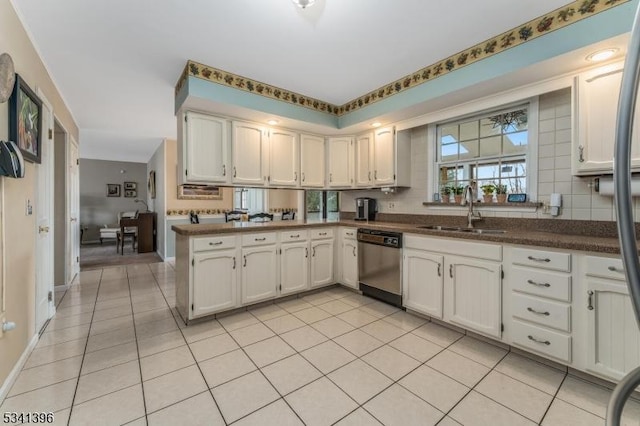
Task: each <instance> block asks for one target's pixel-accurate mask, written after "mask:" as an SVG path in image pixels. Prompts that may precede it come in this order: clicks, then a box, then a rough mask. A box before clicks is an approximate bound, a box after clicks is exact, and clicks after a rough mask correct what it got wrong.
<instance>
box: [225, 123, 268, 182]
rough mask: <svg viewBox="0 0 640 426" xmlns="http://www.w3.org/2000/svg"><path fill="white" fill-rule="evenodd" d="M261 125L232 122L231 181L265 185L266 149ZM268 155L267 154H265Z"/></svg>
mask: <svg viewBox="0 0 640 426" xmlns="http://www.w3.org/2000/svg"><path fill="white" fill-rule="evenodd" d="M265 136H266V135H265V131H264V129H263V128H262V127H260V126H258V125H255V124H251V123H241V122H233V140H232V148H231V151H232V156H233V176H232V180H233V183H244V184H249V185H265V184H266V183H267V170H268V168H265V164H264V163H265V160H264V158H263V157H264V156H265V151H264V150H266V149H268V146H267V143H266V137H265ZM267 152H268V151H267ZM267 157H268V155H267Z"/></svg>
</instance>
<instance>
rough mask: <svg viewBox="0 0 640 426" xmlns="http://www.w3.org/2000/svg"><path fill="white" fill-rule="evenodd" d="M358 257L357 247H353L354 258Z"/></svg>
mask: <svg viewBox="0 0 640 426" xmlns="http://www.w3.org/2000/svg"><path fill="white" fill-rule="evenodd" d="M356 256H358V255H357V254H356V248H355V246H354V247H353V257H356Z"/></svg>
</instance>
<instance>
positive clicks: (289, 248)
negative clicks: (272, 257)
mask: <svg viewBox="0 0 640 426" xmlns="http://www.w3.org/2000/svg"><path fill="white" fill-rule="evenodd" d="M280 250H281V252H280V294H289V293H294V292H297V291H302V290H305V289H307V288H308V287H309V243H308V242H306V241H301V242H298V243H287V244H282V246H281V248H280Z"/></svg>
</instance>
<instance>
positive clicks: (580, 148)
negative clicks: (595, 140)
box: [578, 145, 584, 163]
mask: <svg viewBox="0 0 640 426" xmlns="http://www.w3.org/2000/svg"><path fill="white" fill-rule="evenodd" d="M578 162H580V163H584V146H582V145H580V146H578Z"/></svg>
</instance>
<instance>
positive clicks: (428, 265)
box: [402, 249, 444, 319]
mask: <svg viewBox="0 0 640 426" xmlns="http://www.w3.org/2000/svg"><path fill="white" fill-rule="evenodd" d="M403 257H404V259H403V265H402V292H403V295H402V303H403V305H404V306H405V307H407V308H410V309H413V310H415V311H417V312H420V313H422V314H425V315H430V316H432V317H435V318H440V319H442V292H443V285H444V277H443V271H444V258H443V256H440V255H436V254H431V253H428V252H425V251H422V250H413V249H405V250H404V256H403Z"/></svg>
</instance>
